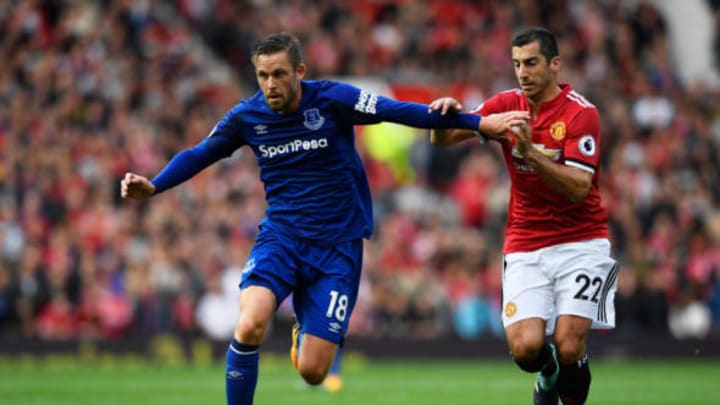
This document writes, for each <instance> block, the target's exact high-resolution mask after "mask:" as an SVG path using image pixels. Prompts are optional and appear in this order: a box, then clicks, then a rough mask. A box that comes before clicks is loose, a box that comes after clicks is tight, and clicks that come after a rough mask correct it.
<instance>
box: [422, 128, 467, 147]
mask: <svg viewBox="0 0 720 405" xmlns="http://www.w3.org/2000/svg"><path fill="white" fill-rule="evenodd" d="M473 136H475V132H473V131H470V130H467V129H433V130H431V131H430V143H432V144H433V145H438V146H443V147H445V146H450V145H454V144H456V143H459V142H462V141H464V140H466V139H470V138H472V137H473Z"/></svg>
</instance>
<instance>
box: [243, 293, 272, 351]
mask: <svg viewBox="0 0 720 405" xmlns="http://www.w3.org/2000/svg"><path fill="white" fill-rule="evenodd" d="M276 307H277V304H276V298H275V293H273V292H272V291H271V290H270V289H268V288H267V287H263V286H258V285H251V286H248V287H246V288H244V289H243V290H242V291H241V292H240V315H239V317H238V321H237V325H236V327H235V339H236V340H238V341H239V342H242V343H249V344H260V340H262V337H263V335H264V334H265V329H267V325H268V323H269V321H270V318H271V317H272V314H273V313H274V312H275V308H276Z"/></svg>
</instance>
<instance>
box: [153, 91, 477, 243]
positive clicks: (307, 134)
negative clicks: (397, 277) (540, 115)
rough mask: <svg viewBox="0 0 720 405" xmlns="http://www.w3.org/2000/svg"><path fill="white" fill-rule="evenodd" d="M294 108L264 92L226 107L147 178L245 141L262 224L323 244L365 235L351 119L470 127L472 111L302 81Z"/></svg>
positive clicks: (178, 173) (207, 160)
mask: <svg viewBox="0 0 720 405" xmlns="http://www.w3.org/2000/svg"><path fill="white" fill-rule="evenodd" d="M301 85H302V97H301V100H300V104H299V107H298V108H297V110H296V111H295V112H292V113H287V114H280V113H278V112H276V111H274V110H272V109H270V108H269V106H268V105H267V103H266V101H265V98H264V95H263V93H262V92H261V91H258V92H257V93H256V94H255V95H254V96H252V97H251V98H249V99H247V100H243V101H241V102H240V103H238V104H237V105H236V106H235V107H233V108H232V109H231V110H230V111H229V112H228V113H227V114H226V115H225V117H224V118H223V119H222V120H220V122H218V124H217V125H216V126H215V128H214V129H213V130H212V132H211V133H210V135H209V136H208V137H207V138H205V139H204V140H203V141H202V142H201V143H199V144H198V145H196V146H195V147H193V148H191V149H187V150H185V151H183V152H181V153H179V154H178V155H176V156H175V157H174V158H173V159H172V160H171V161H170V162H169V163H168V165H167V166H166V167H165V169H163V170H162V171H161V172H160V173H159V174H158V175H157V176H156V177H155V178H154V179H153V180H152V182H153V183H154V184H155V186H156V192H161V191H163V190H165V189H167V188H170V187H173V186H175V185H177V184H179V183H180V182H182V181H184V180H186V179H188V178H190V177H192V176H193V175H194V174H196V173H197V172H199V171H200V170H202V169H203V168H205V167H207V166H208V165H209V164H211V163H213V162H215V161H217V160H218V159H221V158H223V157H227V156H230V155H231V154H232V153H233V152H234V151H235V150H236V149H238V148H240V147H241V146H244V145H247V146H249V147H250V148H251V149H252V150H253V152H254V153H255V156H256V157H257V161H258V164H259V167H260V179H261V180H262V182H263V184H264V187H265V195H266V199H267V203H268V207H267V211H266V217H265V218H264V219H263V221H262V225H263V227H268V228H270V229H273V230H277V231H278V232H281V233H283V234H287V235H292V236H295V237H299V238H304V239H311V240H317V241H327V242H330V243H333V242H341V241H347V240H352V239H358V238H361V237H365V238H367V237H369V236H370V235H371V234H372V229H373V214H372V201H371V197H370V189H369V187H368V181H367V176H366V174H365V169H364V167H363V164H362V162H361V160H360V157H359V156H358V154H357V151H356V149H355V133H354V125H358V124H375V123H379V122H382V121H389V122H395V123H399V124H405V125H409V126H413V127H419V128H465V129H473V130H476V129H477V128H478V124H479V120H480V118H479V116H478V115H475V114H448V115H445V116H442V115H440V114H439V113H438V112H434V113H432V114H428V108H427V106H426V105H423V104H417V103H408V102H400V101H396V100H392V99H390V98H387V97H381V96H376V95H374V94H371V93H368V92H366V91H364V90H361V89H359V88H357V87H354V86H351V85H348V84H343V83H338V82H333V81H302V82H301Z"/></svg>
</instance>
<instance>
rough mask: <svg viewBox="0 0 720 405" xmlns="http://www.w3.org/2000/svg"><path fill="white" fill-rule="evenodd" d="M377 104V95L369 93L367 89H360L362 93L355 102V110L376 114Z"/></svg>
mask: <svg viewBox="0 0 720 405" xmlns="http://www.w3.org/2000/svg"><path fill="white" fill-rule="evenodd" d="M376 106H377V96H376V95H374V94H372V93H368V92H367V91H365V90H360V95H359V96H358V100H357V102H356V103H355V111H358V112H361V113H364V114H373V115H375V114H376V113H377V111H376V109H375V107H376Z"/></svg>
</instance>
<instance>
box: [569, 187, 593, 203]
mask: <svg viewBox="0 0 720 405" xmlns="http://www.w3.org/2000/svg"><path fill="white" fill-rule="evenodd" d="M591 186H592V183H587V184H578V185H577V186H576V187H574V188H573V190H572V191H571V192H570V193H567V194H568V197H569V198H570V201H572V202H573V203H578V202H580V201H582V200H584V199H585V197H587V196H588V194H590V187H591Z"/></svg>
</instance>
